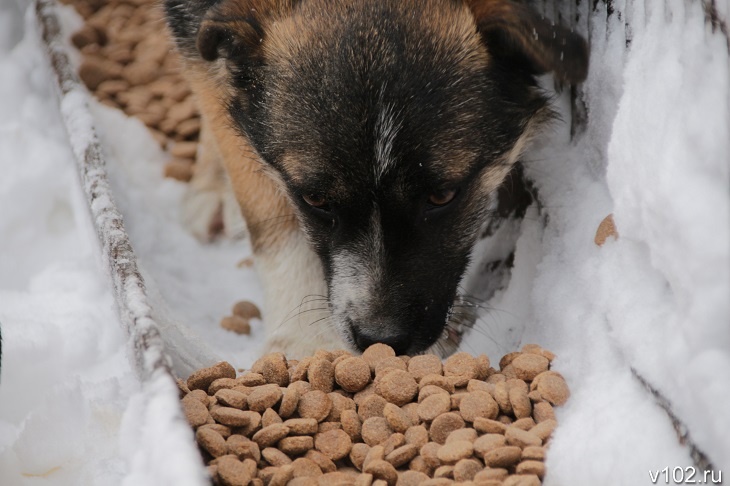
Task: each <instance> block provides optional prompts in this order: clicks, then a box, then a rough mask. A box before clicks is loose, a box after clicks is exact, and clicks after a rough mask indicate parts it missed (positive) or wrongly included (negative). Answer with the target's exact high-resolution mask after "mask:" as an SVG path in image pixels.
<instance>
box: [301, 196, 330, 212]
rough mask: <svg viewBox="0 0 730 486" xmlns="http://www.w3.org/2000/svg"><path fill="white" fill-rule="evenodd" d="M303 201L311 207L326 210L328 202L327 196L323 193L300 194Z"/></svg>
mask: <svg viewBox="0 0 730 486" xmlns="http://www.w3.org/2000/svg"><path fill="white" fill-rule="evenodd" d="M302 199H304V202H305V203H307V204H309V205H310V206H312V207H313V208H317V209H322V210H327V209H329V204H327V198H325V197H324V195H323V194H302Z"/></svg>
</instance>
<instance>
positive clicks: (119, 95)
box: [64, 0, 200, 181]
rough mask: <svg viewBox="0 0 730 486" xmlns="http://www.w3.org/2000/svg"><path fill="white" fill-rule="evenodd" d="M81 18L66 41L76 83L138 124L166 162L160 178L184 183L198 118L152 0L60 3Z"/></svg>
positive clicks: (159, 11) (158, 4) (157, 5)
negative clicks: (74, 55)
mask: <svg viewBox="0 0 730 486" xmlns="http://www.w3.org/2000/svg"><path fill="white" fill-rule="evenodd" d="M64 1H65V2H66V3H69V4H71V5H73V6H74V7H75V8H76V10H77V11H78V12H79V13H80V14H81V16H82V17H83V18H84V25H83V26H82V27H81V29H79V30H78V31H77V32H75V33H74V34H73V35H72V37H71V42H72V43H73V44H74V45H75V46H76V47H77V48H78V49H79V50H80V51H81V53H82V55H83V60H82V62H81V65H80V66H79V77H80V78H81V80H82V81H83V82H84V84H85V85H86V87H87V88H88V89H89V90H90V91H91V92H93V93H94V94H95V95H96V97H97V98H98V99H99V100H100V101H101V103H103V104H105V105H108V106H112V107H114V108H119V109H121V110H123V111H124V112H125V113H126V114H127V115H129V116H135V117H137V118H139V119H140V120H141V121H142V122H143V123H144V124H145V125H146V126H147V127H148V128H149V129H150V131H151V133H152V135H153V136H154V137H155V139H156V140H157V141H158V142H159V143H160V145H161V146H162V148H164V149H167V150H168V151H169V152H170V155H171V156H172V159H171V160H170V161H169V162H168V164H167V166H166V167H165V174H166V175H167V176H169V177H174V178H176V179H179V180H183V181H187V180H189V179H190V177H192V170H193V169H192V167H193V165H192V164H193V162H194V160H195V155H196V151H197V145H198V143H197V141H198V135H199V132H200V116H199V114H198V111H197V107H196V105H195V100H194V98H193V95H192V94H191V92H190V88H189V87H188V85H187V83H186V81H185V80H184V79H183V78H182V76H181V75H180V60H179V57H178V56H177V55H176V54H175V51H174V49H173V47H172V42H171V40H170V36H169V35H168V32H167V29H166V27H165V21H164V16H163V12H162V6H161V2H157V1H156V0H64Z"/></svg>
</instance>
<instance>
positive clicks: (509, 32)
mask: <svg viewBox="0 0 730 486" xmlns="http://www.w3.org/2000/svg"><path fill="white" fill-rule="evenodd" d="M466 3H467V5H468V6H469V8H470V9H471V11H472V13H473V15H474V18H475V20H476V23H477V29H478V30H479V33H480V34H481V36H482V38H483V39H484V42H485V43H486V45H487V49H488V51H489V52H490V53H491V54H492V55H493V56H495V57H496V58H497V59H501V60H503V61H504V62H505V63H506V64H507V65H509V66H515V67H520V68H522V69H524V70H525V71H527V72H529V73H531V74H534V75H539V74H545V73H547V72H550V71H552V72H553V73H555V76H556V77H557V78H558V79H559V80H561V81H568V82H570V83H579V82H581V81H583V80H584V79H585V78H586V75H587V73H588V45H587V44H586V41H585V40H584V39H583V38H582V37H581V36H580V35H578V34H576V33H575V32H572V31H571V30H569V29H566V28H565V27H562V26H560V25H556V24H554V23H552V22H548V21H547V20H546V19H544V18H542V17H541V16H539V15H538V14H537V12H535V11H534V10H533V9H532V8H530V7H529V6H528V5H527V4H526V3H525V2H524V1H523V0H466Z"/></svg>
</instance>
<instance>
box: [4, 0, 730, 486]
mask: <svg viewBox="0 0 730 486" xmlns="http://www.w3.org/2000/svg"><path fill="white" fill-rule="evenodd" d="M567 3H571V2H567ZM583 3H584V4H586V5H582V6H580V5H579V6H578V7H575V6H573V7H571V8H573V9H574V11H572V12H565V14H566V15H568V14H570V16H571V17H573V18H575V17H576V16H577V18H578V19H579V20H578V28H579V29H582V31H583V33H584V34H586V35H588V36H589V37H590V39H591V50H592V65H591V70H590V74H589V78H588V80H587V81H586V82H585V84H584V86H583V88H582V90H583V96H584V100H585V102H586V105H587V109H588V124H587V125H586V127H585V128H584V130H583V131H582V132H580V133H579V134H578V135H577V136H576V137H575V138H574V139H573V140H572V141H571V140H570V128H569V127H570V122H569V120H570V117H569V112H570V110H569V103H570V102H569V99H568V95H567V92H566V93H563V94H561V95H559V96H557V97H556V101H555V103H556V108H558V109H559V110H560V111H561V112H562V113H564V116H563V118H564V119H565V123H562V124H557V125H555V127H554V129H553V130H552V131H550V132H549V133H547V134H546V135H545V137H543V139H541V140H539V141H538V142H537V143H536V145H535V147H533V149H532V150H531V151H530V153H529V154H528V156H527V160H528V164H527V167H528V174H529V176H530V177H531V178H533V179H534V180H535V181H536V185H537V188H538V191H539V193H540V197H541V201H542V204H543V207H542V209H541V210H540V211H539V212H538V210H537V208H533V210H532V212H531V213H530V214H529V217H528V218H526V219H525V221H524V222H523V225H522V228H521V230H520V238H519V241H518V247H517V254H516V260H515V263H516V266H515V270H514V273H513V276H512V279H511V281H510V284H509V287H508V288H507V289H505V290H504V291H502V292H501V293H500V294H498V295H497V296H496V297H495V298H494V299H493V300H492V301H491V302H490V303H489V307H490V309H491V310H490V311H489V312H485V313H484V314H483V315H481V319H480V321H479V324H478V326H477V329H476V330H475V331H474V333H473V335H472V336H470V337H468V338H467V339H466V340H465V343H468V344H465V345H464V347H465V350H467V351H470V352H487V353H488V354H489V355H490V357H491V358H492V359H493V360H496V359H498V358H499V356H501V355H502V354H503V353H505V352H508V351H511V350H514V349H515V348H517V347H519V346H520V345H521V344H524V343H527V342H536V343H539V344H541V345H544V346H545V347H547V348H549V349H551V350H553V351H554V352H556V353H557V354H558V355H559V359H558V360H557V361H556V362H555V368H556V369H557V370H558V371H560V372H562V373H563V374H564V375H565V376H566V378H567V379H568V382H569V384H570V386H571V389H572V397H571V399H570V400H569V402H568V403H567V404H566V405H565V406H564V407H562V408H561V409H560V410H559V422H560V427H559V429H558V430H557V432H556V434H555V436H554V439H553V442H552V445H551V448H550V454H549V456H548V470H549V474H548V477H547V479H546V481H545V483H546V484H548V485H558V484H560V485H604V484H605V485H615V484H621V485H639V484H651V480H650V476H649V472H650V471H653V472H656V471H657V470H662V469H663V468H665V467H669V468H670V476H671V469H672V468H674V467H682V468H685V467H691V466H693V465H694V462H693V459H692V458H691V457H690V453H689V450H688V449H687V448H686V447H684V446H682V445H680V443H679V441H678V440H677V434H676V432H675V430H674V428H673V426H672V423H671V421H670V419H669V418H668V415H667V413H666V411H665V410H664V409H663V408H661V407H660V406H659V405H658V404H657V403H656V402H655V399H654V397H653V396H652V394H651V393H650V392H649V391H647V390H646V389H645V388H644V387H643V386H642V384H641V383H640V382H639V381H638V380H637V378H636V377H635V376H634V373H636V374H638V375H640V376H642V377H643V378H644V379H645V380H647V381H648V382H649V383H650V384H651V385H652V386H653V387H654V388H655V389H657V390H658V391H659V392H660V393H661V394H662V395H663V396H665V397H666V399H667V400H668V401H669V403H670V404H671V411H672V413H674V414H675V415H676V416H677V417H678V418H679V419H680V420H681V421H682V422H683V423H684V424H685V425H686V426H687V428H688V430H689V432H690V436H691V440H692V441H693V442H694V443H695V444H696V445H697V446H698V447H699V448H700V449H701V450H702V451H703V452H705V453H706V454H707V455H708V457H709V459H710V460H711V461H712V463H713V466H714V469H715V478H716V477H717V472H718V471H722V473H723V479H725V481H727V479H726V478H725V475H727V474H730V413H728V411H727V410H728V405H727V404H728V403H730V64H729V59H730V57H729V56H728V50H727V49H728V47H727V43H726V42H727V40H726V38H725V37H723V35H721V34H720V33H719V32H715V33H713V32H712V31H711V29H710V27H709V26H707V25H706V24H705V20H704V19H705V15H704V12H703V8H702V3H701V2H699V1H686V2H685V1H684V0H646V1H643V0H637V1H633V2H623V1H619V2H617V1H614V2H613V4H612V8H613V9H614V11H613V13H612V14H611V15H608V14H607V12H606V11H605V6H603V5H599V6H598V7H597V10H595V11H593V12H592V13H591V14H590V15H588V14H589V12H588V10H587V9H588V5H587V4H589V3H590V4H592V3H593V2H583ZM26 6H27V3H26V2H25V1H24V0H3V1H0V114H2V118H0V174H2V176H0V325H2V332H3V338H4V341H3V351H4V353H3V358H4V359H3V363H2V376H1V377H0V379H1V381H0V484H2V485H12V486H15V485H23V484H54V485H55V484H68V485H78V484H94V485H96V484H98V485H110V484H122V483H125V484H134V485H143V486H144V485H147V484H182V483H181V482H179V481H173V480H172V479H171V478H173V477H177V478H180V477H188V478H189V484H202V483H200V481H199V479H200V476H199V474H198V475H196V473H195V472H193V471H194V470H195V467H196V464H195V463H194V461H191V463H190V464H180V463H177V464H174V465H171V464H170V463H169V462H168V463H165V462H164V461H159V462H156V461H157V458H158V457H163V456H164V454H163V453H164V452H169V451H170V448H175V447H181V446H179V443H175V442H174V441H171V440H170V438H167V439H165V438H164V437H162V436H161V434H162V432H161V431H166V432H169V431H170V430H171V429H175V427H174V426H170V427H158V428H155V427H151V426H150V425H151V424H154V423H155V422H154V420H155V419H157V418H159V417H162V416H165V415H166V413H168V412H169V415H170V416H171V417H175V416H176V414H177V413H178V412H177V411H176V410H174V407H173V406H172V403H173V402H174V397H173V396H170V395H171V393H168V395H165V394H164V392H162V393H161V392H159V391H158V392H157V393H161V394H162V395H164V396H163V397H162V400H161V401H159V402H157V403H156V404H155V405H154V406H155V407H158V408H156V409H153V408H154V407H150V406H149V404H148V403H146V402H145V399H144V398H143V397H144V393H145V391H146V390H145V386H144V385H142V384H140V383H139V381H138V378H137V375H136V374H135V373H134V370H133V368H132V366H131V365H130V364H129V363H130V361H129V359H128V354H129V351H128V347H127V338H126V336H125V335H124V333H123V331H122V327H121V324H120V322H119V319H118V317H117V316H116V313H115V309H114V298H113V293H112V290H111V286H110V284H109V283H108V281H107V277H106V274H105V269H104V267H103V264H102V260H101V259H100V257H99V250H98V244H97V243H96V235H95V234H94V233H93V230H92V229H91V228H92V226H91V223H90V220H89V215H88V210H87V209H86V207H85V202H84V199H83V196H82V190H81V187H80V185H79V182H78V178H77V175H76V173H75V166H74V162H73V155H72V152H71V148H70V147H69V145H68V142H67V135H66V133H65V131H64V128H63V124H62V119H61V116H60V114H59V110H58V107H57V101H56V98H55V93H54V91H53V86H52V79H51V75H50V70H49V69H48V68H47V67H46V65H45V62H46V60H45V58H44V56H43V53H42V48H41V45H40V43H39V41H38V35H37V33H36V32H35V30H34V28H33V22H32V21H33V16H32V15H25V17H26V20H25V21H24V20H23V18H24V14H25V10H26ZM717 8H718V11H719V13H720V17H721V18H728V16H730V6H729V5H728V3H727V2H722V1H720V2H717ZM29 13H31V14H32V11H31V12H29ZM64 18H65V19H66V20H67V22H68V23H71V24H72V23H73V22H74V19H73V15H70V13H69V12H68V11H66V14H65V15H64ZM627 39H630V41H631V43H630V47H629V48H628V49H627V48H626V40H627ZM546 84H549V82H548V81H546ZM92 112H93V114H94V116H95V119H96V123H97V127H98V129H99V132H100V133H99V135H100V138H101V139H102V142H103V144H104V147H105V149H106V155H107V158H108V163H109V167H108V169H109V173H110V179H111V183H112V187H113V189H114V193H115V196H116V202H117V205H118V207H119V208H120V210H121V211H122V213H123V214H124V215H125V224H126V227H127V231H128V232H129V235H130V238H131V240H132V243H133V245H134V248H135V250H136V252H137V253H138V257H139V265H140V268H141V270H142V273H143V276H144V277H145V280H146V284H147V288H148V291H149V294H150V302H151V304H152V306H153V308H154V317H155V318H156V320H157V321H158V322H159V324H160V326H161V330H162V334H163V339H164V340H165V341H166V344H167V346H168V349H169V351H170V354H171V356H172V358H173V362H174V369H175V370H176V372H177V373H179V374H180V375H185V374H186V373H187V372H189V371H190V369H191V368H192V367H195V366H198V365H204V364H208V363H210V362H211V361H214V360H217V359H227V360H230V361H231V362H232V363H234V364H235V365H237V366H245V365H247V364H249V363H250V362H251V360H252V359H253V357H254V356H255V353H256V352H257V350H258V349H259V347H260V344H261V342H262V336H261V333H260V331H259V330H258V329H256V328H255V329H254V332H253V335H252V336H251V337H243V336H232V335H231V334H230V333H228V332H226V331H223V330H222V329H220V328H219V327H218V320H219V319H220V317H221V315H222V313H224V312H226V311H227V309H228V308H229V306H230V305H231V304H233V303H234V302H235V301H237V300H240V299H242V298H246V299H248V300H253V301H255V302H260V299H261V293H260V289H259V288H258V283H257V280H256V275H255V272H254V271H253V270H251V269H247V268H239V267H238V266H237V263H238V262H239V261H240V260H242V259H243V258H245V257H246V256H247V255H248V251H249V250H248V248H247V247H246V246H245V243H241V242H220V243H216V244H214V245H207V246H206V245H201V244H199V243H198V242H197V241H196V240H195V239H194V238H192V236H190V235H189V234H188V233H187V232H186V231H185V230H184V229H183V228H182V227H181V225H180V224H179V213H178V211H179V201H180V198H181V197H182V192H183V190H184V187H183V185H182V184H180V183H177V182H174V181H171V180H163V179H162V177H161V167H162V163H163V162H164V160H165V156H164V154H163V153H161V152H160V151H159V149H158V148H157V146H156V145H155V143H154V141H153V140H152V139H151V137H150V136H149V135H148V134H147V133H146V131H145V129H144V127H143V126H142V124H141V123H140V122H138V121H136V120H130V119H127V118H126V117H125V116H124V115H122V114H121V113H120V112H117V111H114V110H111V109H109V108H107V107H104V106H101V105H93V106H92ZM609 213H613V214H614V216H615V220H616V224H617V227H618V231H619V233H620V238H619V239H618V240H615V241H614V240H609V242H607V243H606V244H605V245H604V246H603V247H597V246H596V245H595V244H594V243H593V236H594V234H595V230H596V228H597V226H598V224H599V222H600V221H601V220H602V219H603V218H604V217H605V216H606V215H607V214H609ZM181 262H184V263H185V264H184V265H183V264H181ZM182 358H184V359H182ZM632 370H635V371H632ZM163 389H164V387H163ZM178 425H180V424H178ZM176 430H178V432H179V435H177V436H175V439H176V440H178V441H191V440H192V435H191V434H186V431H185V430H184V427H179V428H178V429H176ZM140 451H142V452H143V453H141V452H140ZM156 454H159V455H156ZM173 455H174V454H173ZM182 456H184V454H182V455H180V456H179V457H182ZM152 458H154V460H153V459H152ZM155 467H158V468H159V469H167V468H170V467H174V468H177V472H178V473H179V474H178V475H177V476H164V475H159V476H157V477H156V478H154V477H153V475H151V474H149V471H150V470H153V469H154V468H155ZM696 477H697V478H699V477H700V475H699V474H698V475H697V476H696ZM166 480H167V482H166ZM670 480H671V477H670ZM660 483H662V484H663V483H664V476H661V478H660Z"/></svg>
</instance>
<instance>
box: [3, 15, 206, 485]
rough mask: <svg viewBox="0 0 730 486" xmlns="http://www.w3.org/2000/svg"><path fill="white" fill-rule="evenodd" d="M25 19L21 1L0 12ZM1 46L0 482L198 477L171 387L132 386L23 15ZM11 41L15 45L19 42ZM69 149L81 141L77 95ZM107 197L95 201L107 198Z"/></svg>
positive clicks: (127, 356) (46, 80)
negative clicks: (18, 30)
mask: <svg viewBox="0 0 730 486" xmlns="http://www.w3.org/2000/svg"><path fill="white" fill-rule="evenodd" d="M5 15H7V16H9V22H7V23H8V24H13V20H14V22H15V23H14V24H13V25H18V24H19V25H24V24H23V23H22V22H21V17H22V16H21V14H20V9H17V8H15V5H9V6H7V4H5V3H4V4H3V5H2V8H0V17H3V16H5ZM26 17H27V21H26V22H25V29H24V30H25V34H24V36H23V35H9V36H6V37H4V38H2V39H0V41H2V45H1V47H2V50H0V112H2V113H3V118H2V120H0V147H1V150H2V152H1V154H0V155H2V156H0V172H1V173H2V174H3V178H2V179H1V181H2V182H0V208H2V210H1V211H0V232H1V234H2V238H0V255H4V257H3V258H0V323H1V324H2V331H3V338H4V346H3V350H4V351H5V352H4V355H3V363H2V364H3V367H2V376H1V377H0V378H1V380H2V381H1V382H0V484H7V485H11V484H12V485H22V484H54V485H63V484H68V485H78V484H90V485H97V484H98V485H108V484H121V483H123V482H124V483H125V484H135V485H142V486H144V485H159V484H176V485H191V486H194V485H201V484H204V483H205V474H204V471H203V469H202V467H201V464H200V461H199V456H198V454H197V453H196V452H195V446H194V442H193V437H192V432H191V430H190V429H189V427H188V426H187V424H186V422H185V420H184V419H183V417H182V414H181V412H180V408H179V403H178V398H177V396H178V392H177V388H176V386H175V385H174V383H173V382H172V380H171V379H170V377H169V376H168V375H166V374H165V373H164V370H162V369H157V371H156V372H154V373H153V374H152V375H151V376H150V377H149V379H147V380H146V381H145V382H144V383H143V384H141V385H140V382H139V381H138V377H137V374H136V373H135V370H134V369H133V368H132V367H131V366H130V360H131V359H133V357H132V356H131V354H132V353H131V352H130V348H129V341H130V340H129V337H128V336H127V335H126V334H125V333H124V332H123V330H122V326H121V323H120V321H119V319H118V317H117V314H116V309H115V300H114V298H113V296H112V292H111V289H110V285H109V281H108V278H107V276H106V275H105V273H106V270H107V269H106V268H104V267H102V264H101V261H100V255H99V245H98V243H97V236H96V234H95V231H94V230H93V229H92V225H91V222H90V219H89V210H88V206H87V204H86V202H85V201H83V200H82V196H81V195H82V194H83V191H82V189H81V187H80V185H79V183H78V179H77V173H76V168H75V166H74V158H73V156H72V152H71V148H70V147H69V142H68V140H69V135H68V134H67V133H66V131H65V130H64V127H63V123H62V120H61V118H60V116H59V115H60V114H59V110H58V101H57V98H56V96H55V93H54V90H53V87H52V79H53V78H52V75H51V72H50V70H49V69H48V67H47V60H46V59H45V58H44V57H43V55H42V46H41V45H40V42H39V37H38V33H37V32H36V31H35V28H34V12H33V9H32V8H30V9H28V12H27V16H26ZM21 38H22V40H21ZM72 95H76V96H75V97H74V96H70V97H69V98H67V99H66V100H65V101H67V103H65V104H64V106H65V108H66V109H67V110H71V111H73V113H70V112H66V113H65V114H66V115H67V116H69V119H70V120H71V121H75V122H78V123H83V122H84V121H85V122H86V125H84V126H83V127H81V128H82V129H80V130H78V129H79V128H80V126H79V125H75V126H74V127H75V129H77V130H75V132H74V136H72V137H71V139H72V140H73V141H74V144H75V145H74V147H78V146H80V145H83V144H88V142H89V141H90V140H92V139H93V134H92V133H91V130H90V124H89V120H90V118H88V115H85V114H84V112H83V96H81V98H79V95H80V93H78V92H77V93H72ZM109 202H110V201H109V199H108V198H107V204H108V203H109Z"/></svg>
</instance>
